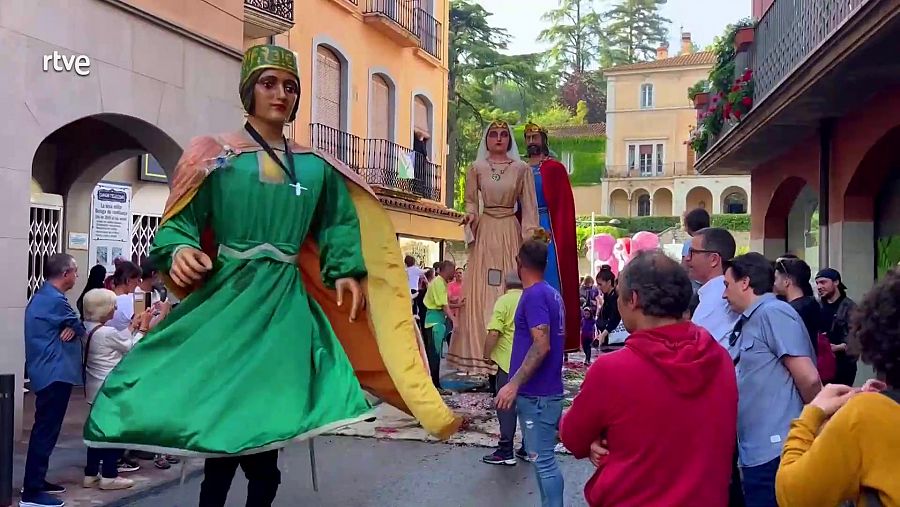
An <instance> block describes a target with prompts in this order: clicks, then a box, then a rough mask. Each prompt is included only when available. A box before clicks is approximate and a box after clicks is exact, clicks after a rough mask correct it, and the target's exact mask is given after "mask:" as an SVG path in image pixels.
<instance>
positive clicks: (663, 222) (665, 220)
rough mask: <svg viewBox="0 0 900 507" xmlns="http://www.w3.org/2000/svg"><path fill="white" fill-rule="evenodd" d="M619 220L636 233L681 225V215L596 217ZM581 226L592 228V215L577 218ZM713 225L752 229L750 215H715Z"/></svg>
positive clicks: (741, 229)
mask: <svg viewBox="0 0 900 507" xmlns="http://www.w3.org/2000/svg"><path fill="white" fill-rule="evenodd" d="M610 220H618V221H619V223H618V224H617V225H616V227H619V228H621V229H624V230H626V231H628V233H629V234H634V233H636V232H640V231H649V232H656V233H660V232H662V231H664V230H666V229H668V228H670V227H681V217H656V216H653V217H595V223H601V222H607V223H604V224H602V225H608V222H609V221H610ZM577 221H578V224H579V225H580V226H587V227H588V228H590V224H591V217H590V216H580V217H578V219H577ZM710 222H711V223H710V225H712V226H713V227H721V228H723V229H728V230H729V231H733V232H747V231H749V230H750V215H713V216H712V217H711V220H710Z"/></svg>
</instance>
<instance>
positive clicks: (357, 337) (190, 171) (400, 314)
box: [161, 132, 462, 440]
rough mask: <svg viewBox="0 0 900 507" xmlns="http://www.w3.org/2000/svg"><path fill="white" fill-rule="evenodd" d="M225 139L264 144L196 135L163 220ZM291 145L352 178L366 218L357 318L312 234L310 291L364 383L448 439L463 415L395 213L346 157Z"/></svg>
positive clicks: (303, 261) (236, 145)
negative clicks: (440, 370)
mask: <svg viewBox="0 0 900 507" xmlns="http://www.w3.org/2000/svg"><path fill="white" fill-rule="evenodd" d="M225 146H228V147H230V148H232V149H233V150H235V151H236V152H237V153H246V152H254V151H259V150H261V149H262V148H261V147H260V146H259V145H258V144H256V143H255V142H254V141H253V140H252V139H251V138H250V137H249V136H247V135H245V134H243V133H240V132H239V133H231V134H223V135H218V136H215V137H210V136H203V137H198V138H195V139H193V140H192V141H191V143H190V145H189V146H188V149H187V150H186V151H185V152H184V154H183V155H182V157H181V160H179V162H178V165H177V167H176V169H175V178H174V181H173V182H172V185H171V192H170V194H169V199H168V201H167V202H166V210H165V214H164V215H163V219H162V223H163V224H164V223H165V222H166V221H167V220H169V219H170V218H172V217H174V216H175V215H176V214H178V212H180V211H181V210H182V209H184V207H185V206H187V205H188V204H189V203H190V202H191V200H192V199H193V198H194V196H195V195H196V194H197V190H198V189H199V188H200V185H201V184H202V183H203V181H204V180H205V179H206V176H207V175H208V174H209V172H210V170H211V169H210V167H211V164H210V160H211V159H213V158H215V157H217V156H220V155H222V154H223V152H224V147H225ZM291 150H292V151H293V152H294V153H313V154H315V155H317V156H319V157H321V158H322V159H324V160H325V161H326V162H327V163H328V164H330V165H331V166H332V167H334V168H335V170H337V171H338V172H339V173H340V174H341V175H342V176H344V179H345V181H347V182H348V185H347V189H348V190H349V192H350V197H351V199H352V201H353V204H354V206H355V207H356V216H357V217H359V229H360V236H361V238H360V239H361V246H362V255H363V260H364V262H365V265H366V269H367V271H368V276H367V277H366V279H365V280H363V281H362V287H363V289H364V291H365V294H366V307H365V308H364V309H363V310H362V311H361V312H360V313H359V314H358V315H357V319H356V321H355V322H350V321H349V313H350V304H349V301H345V302H344V305H343V307H338V306H337V298H336V294H335V291H334V290H332V289H328V288H327V287H325V285H324V284H323V282H322V276H321V271H320V266H319V253H318V246H317V245H316V244H315V241H313V240H312V239H311V238H307V239H306V241H305V242H304V243H303V245H301V248H300V255H299V256H298V264H299V268H300V272H301V275H302V277H303V282H304V284H305V285H306V288H307V290H308V292H309V294H310V295H311V296H312V297H313V299H315V300H316V302H317V303H318V304H319V306H321V307H322V310H323V311H324V312H325V315H326V316H327V317H328V320H329V322H330V323H331V326H332V328H333V329H334V333H335V335H337V337H338V340H339V341H340V342H341V345H342V346H343V348H344V351H345V352H346V353H347V357H349V358H350V363H351V364H352V365H353V369H354V371H355V372H356V376H357V378H358V379H359V383H360V385H361V386H362V387H363V388H364V389H366V390H367V391H369V392H371V393H372V394H374V395H375V396H377V397H379V398H381V399H382V400H384V401H385V402H387V403H388V404H390V405H393V406H394V407H397V408H398V409H400V410H402V411H404V412H406V413H408V414H410V415H412V416H413V417H415V418H416V419H418V420H419V422H420V423H421V424H422V427H423V428H425V430H426V431H428V432H429V433H430V434H432V435H433V436H435V437H437V438H439V439H441V440H444V439H446V438H448V437H450V436H451V435H452V434H454V433H455V432H456V431H457V430H458V429H459V427H460V425H461V423H462V419H461V418H460V417H458V416H457V415H455V414H454V413H453V412H452V411H451V410H450V409H449V408H448V407H447V405H446V404H445V403H444V401H443V399H442V398H441V396H440V394H438V392H437V390H436V389H435V387H434V385H433V384H432V382H431V378H430V376H429V374H428V369H427V364H426V362H425V361H426V360H425V359H424V357H423V354H424V351H423V349H422V347H421V345H420V344H421V338H419V337H418V329H417V327H416V325H415V323H414V321H413V317H412V312H411V306H412V304H411V301H410V296H409V288H408V284H407V277H406V272H405V271H404V268H403V266H401V262H400V259H401V253H400V247H399V244H398V243H397V242H396V241H395V239H394V238H396V231H395V230H394V227H393V224H392V223H391V220H390V217H389V216H388V215H387V212H386V211H385V210H384V208H383V207H382V206H381V203H380V202H379V201H378V198H377V197H376V196H375V194H374V193H373V192H372V190H371V189H370V188H369V186H368V185H367V184H366V182H365V181H364V180H363V179H362V178H360V177H359V175H357V174H356V173H355V172H353V171H352V170H351V169H350V168H349V167H347V166H346V165H344V164H343V163H342V162H340V161H338V160H337V159H335V158H334V157H331V156H330V155H327V154H325V153H322V152H319V151H314V150H311V149H309V148H303V147H301V146H299V145H297V144H296V143H292V148H291ZM161 225H162V224H161ZM204 249H205V250H207V249H209V250H208V251H207V253H208V254H213V255H214V254H215V252H216V251H215V250H214V245H209V244H207V245H204ZM163 278H164V280H165V282H166V286H167V287H168V288H169V289H170V290H172V292H173V293H175V295H176V296H178V297H180V298H183V297H185V296H187V295H188V294H190V293H191V292H192V291H193V290H194V289H195V288H196V287H189V288H184V287H180V286H178V285H176V284H175V283H174V282H172V280H171V279H170V278H169V277H168V276H163Z"/></svg>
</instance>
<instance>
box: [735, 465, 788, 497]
mask: <svg viewBox="0 0 900 507" xmlns="http://www.w3.org/2000/svg"><path fill="white" fill-rule="evenodd" d="M779 464H781V458H780V457H779V458H775V459H773V460H772V461H770V462H768V463H764V464H762V465H758V466H755V467H741V475H742V476H743V478H742V480H741V485H742V486H743V488H744V505H745V506H746V507H778V500H776V499H775V474H777V473H778V465H779Z"/></svg>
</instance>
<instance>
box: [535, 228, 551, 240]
mask: <svg viewBox="0 0 900 507" xmlns="http://www.w3.org/2000/svg"><path fill="white" fill-rule="evenodd" d="M531 239H532V240H534V241H540V242H541V243H547V244H550V232H548V231H547V229H543V228H538V229H535V231H534V232H533V233H531Z"/></svg>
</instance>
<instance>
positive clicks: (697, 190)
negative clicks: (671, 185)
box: [685, 187, 713, 213]
mask: <svg viewBox="0 0 900 507" xmlns="http://www.w3.org/2000/svg"><path fill="white" fill-rule="evenodd" d="M712 199H713V197H712V192H710V191H709V189H708V188H706V187H694V188H692V189H691V190H690V191H688V193H687V196H685V209H686V210H687V211H690V210H692V209H697V208H702V209H705V210H706V211H708V212H710V213H712V212H713V209H712V202H713V200H712Z"/></svg>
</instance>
